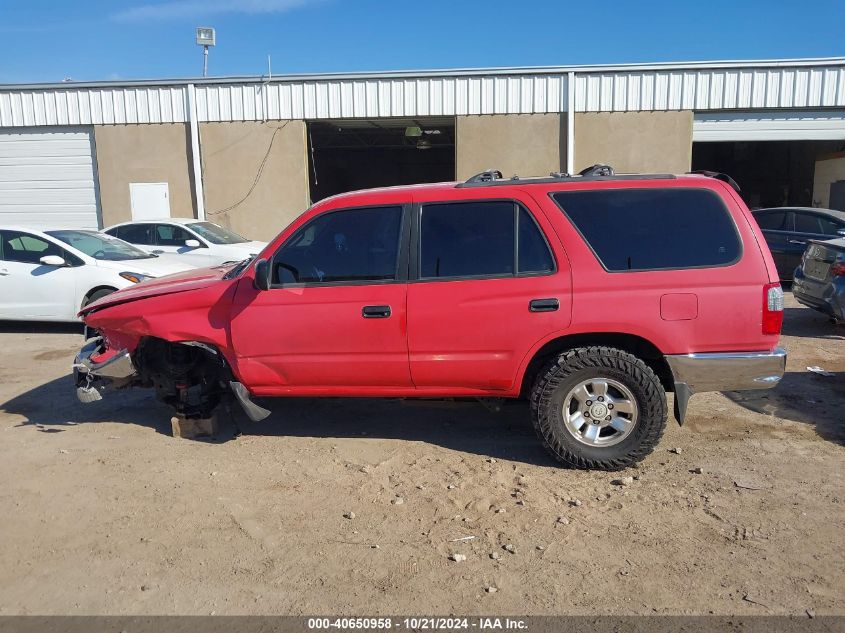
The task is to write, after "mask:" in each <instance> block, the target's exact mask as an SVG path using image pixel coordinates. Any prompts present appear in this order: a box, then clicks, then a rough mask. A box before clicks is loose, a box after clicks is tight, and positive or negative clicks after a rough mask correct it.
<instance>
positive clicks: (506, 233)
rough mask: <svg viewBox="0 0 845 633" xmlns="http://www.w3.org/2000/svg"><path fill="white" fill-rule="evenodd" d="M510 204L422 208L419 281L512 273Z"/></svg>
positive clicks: (496, 203)
mask: <svg viewBox="0 0 845 633" xmlns="http://www.w3.org/2000/svg"><path fill="white" fill-rule="evenodd" d="M514 211H515V206H514V203H513V202H494V201H490V202H487V201H485V202H460V203H453V204H432V205H427V206H424V207H423V210H422V221H421V224H420V277H428V278H431V277H477V276H483V275H511V274H513V273H514V228H515V227H514Z"/></svg>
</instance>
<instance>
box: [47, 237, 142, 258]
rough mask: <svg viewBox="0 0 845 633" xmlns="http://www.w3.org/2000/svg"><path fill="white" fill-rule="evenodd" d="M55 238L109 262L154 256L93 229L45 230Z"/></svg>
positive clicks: (90, 255)
mask: <svg viewBox="0 0 845 633" xmlns="http://www.w3.org/2000/svg"><path fill="white" fill-rule="evenodd" d="M47 235H52V236H53V237H55V238H56V239H57V240H61V241H62V242H64V243H65V244H68V245H70V246H73V247H74V248H75V249H76V250H78V251H82V252H83V253H85V254H86V255H88V256H89V257H93V258H94V259H101V260H105V261H110V262H119V261H124V260H127V259H147V258H150V257H155V255H150V254H149V253H145V252H144V251H142V250H141V249H139V248H135V247H134V246H132V245H131V244H127V243H126V242H124V241H123V240H119V239H117V238H116V237H112V236H110V235H106V234H105V233H97V232H95V231H47Z"/></svg>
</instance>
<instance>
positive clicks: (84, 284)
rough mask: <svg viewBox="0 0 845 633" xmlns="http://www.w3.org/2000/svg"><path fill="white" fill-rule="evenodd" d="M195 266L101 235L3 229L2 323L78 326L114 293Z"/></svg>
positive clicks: (0, 267) (0, 258) (0, 254)
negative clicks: (88, 309)
mask: <svg viewBox="0 0 845 633" xmlns="http://www.w3.org/2000/svg"><path fill="white" fill-rule="evenodd" d="M193 267H194V266H192V265H191V264H190V262H188V261H187V260H184V259H182V258H177V257H166V258H164V257H157V256H155V255H151V254H149V253H145V252H144V251H142V250H139V249H137V248H135V247H134V246H132V245H131V244H127V243H126V242H123V241H121V240H118V239H116V238H114V237H111V236H110V235H104V234H103V233H98V232H97V231H85V230H76V229H73V230H71V229H66V230H55V231H54V230H43V231H41V230H37V229H32V228H25V227H3V226H0V319H4V320H29V321H76V320H77V317H76V313H77V312H78V311H79V309H80V308H81V307H82V306H84V305H86V304H88V303H91V302H92V301H96V300H97V299H99V298H100V297H104V296H105V295H107V294H109V293H110V292H114V291H115V290H118V289H120V288H125V287H127V286H131V285H132V284H137V283H140V282H142V281H144V280H145V279H148V278H152V277H162V276H164V275H169V274H172V273H178V272H181V271H183V270H188V269H191V268H193Z"/></svg>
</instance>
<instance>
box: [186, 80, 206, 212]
mask: <svg viewBox="0 0 845 633" xmlns="http://www.w3.org/2000/svg"><path fill="white" fill-rule="evenodd" d="M188 123H189V125H190V130H191V159H192V170H193V176H194V197H195V198H196V200H197V220H205V194H204V192H203V187H202V160H201V157H200V132H199V125H198V123H197V97H196V91H195V90H194V84H188Z"/></svg>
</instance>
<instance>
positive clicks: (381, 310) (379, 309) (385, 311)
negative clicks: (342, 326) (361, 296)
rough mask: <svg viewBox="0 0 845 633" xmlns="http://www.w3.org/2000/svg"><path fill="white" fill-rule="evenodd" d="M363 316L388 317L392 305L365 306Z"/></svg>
mask: <svg viewBox="0 0 845 633" xmlns="http://www.w3.org/2000/svg"><path fill="white" fill-rule="evenodd" d="M361 316H362V317H364V318H365V319H386V318H387V317H389V316H390V306H364V307H363V308H361Z"/></svg>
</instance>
